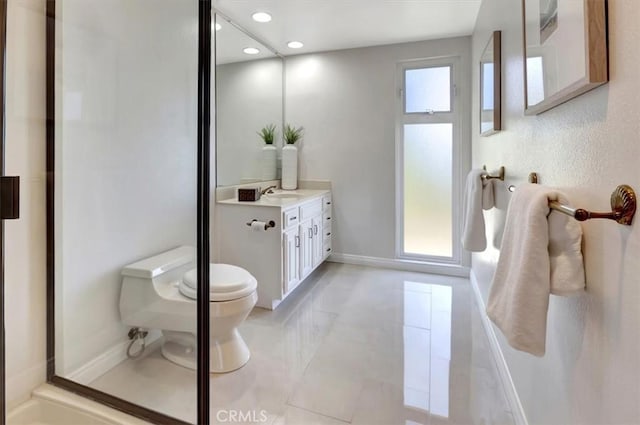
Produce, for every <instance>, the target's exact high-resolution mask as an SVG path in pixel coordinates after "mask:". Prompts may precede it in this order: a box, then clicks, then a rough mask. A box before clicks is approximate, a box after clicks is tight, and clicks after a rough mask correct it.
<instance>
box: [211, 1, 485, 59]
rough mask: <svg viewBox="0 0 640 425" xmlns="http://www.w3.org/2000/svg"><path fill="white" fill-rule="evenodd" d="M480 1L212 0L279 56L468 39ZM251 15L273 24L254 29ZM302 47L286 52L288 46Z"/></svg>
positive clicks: (221, 10) (255, 24) (259, 24)
mask: <svg viewBox="0 0 640 425" xmlns="http://www.w3.org/2000/svg"><path fill="white" fill-rule="evenodd" d="M480 3H481V0H214V1H213V4H214V7H215V8H216V9H217V10H219V11H220V12H222V13H223V14H225V15H226V16H228V17H229V18H231V19H232V20H233V21H235V22H237V23H238V24H239V25H240V26H242V27H243V28H245V29H246V30H248V31H249V32H250V33H252V34H253V35H255V36H257V38H259V39H261V40H263V41H264V42H266V43H267V44H269V45H271V46H272V47H273V48H274V49H275V50H277V51H278V52H279V53H281V54H282V55H284V56H288V55H292V54H300V53H310V52H319V51H328V50H339V49H348V48H354V47H364V46H376V45H381V44H393V43H404V42H410V41H419V40H429V39H437V38H447V37H456V36H462V35H470V34H471V33H472V32H473V28H474V25H475V21H476V17H477V14H478V10H479V9H480ZM254 12H268V13H270V14H271V15H272V17H273V20H272V21H271V22H268V23H258V22H254V21H253V20H252V19H251V15H252V14H253V13H254ZM293 40H295V41H301V42H303V43H304V47H303V48H301V49H291V48H289V47H287V42H289V41H293Z"/></svg>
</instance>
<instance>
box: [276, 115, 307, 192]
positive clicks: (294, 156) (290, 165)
mask: <svg viewBox="0 0 640 425" xmlns="http://www.w3.org/2000/svg"><path fill="white" fill-rule="evenodd" d="M303 130H304V128H303V127H297V128H296V127H294V126H292V125H291V124H287V125H286V126H285V128H284V141H285V143H286V145H285V146H284V147H283V148H282V182H281V187H282V188H283V189H289V190H291V189H297V188H298V148H297V147H296V146H295V144H296V143H297V142H298V141H299V140H301V139H302V132H303Z"/></svg>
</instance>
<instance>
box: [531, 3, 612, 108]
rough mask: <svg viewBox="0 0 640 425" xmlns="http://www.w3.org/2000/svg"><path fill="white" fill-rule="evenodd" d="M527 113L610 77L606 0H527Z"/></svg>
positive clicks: (558, 103) (557, 101)
mask: <svg viewBox="0 0 640 425" xmlns="http://www.w3.org/2000/svg"><path fill="white" fill-rule="evenodd" d="M522 10H523V28H524V63H525V82H526V84H525V113H526V114H527V115H534V114H539V113H541V112H544V111H547V110H549V109H551V108H554V107H556V106H558V105H560V104H562V103H564V102H566V101H568V100H570V99H573V98H574V97H576V96H579V95H581V94H583V93H585V92H587V91H589V90H592V89H594V88H596V87H598V86H600V85H602V84H605V83H606V82H608V81H609V72H608V58H607V56H608V53H607V18H606V16H607V13H606V11H607V0H523V9H522Z"/></svg>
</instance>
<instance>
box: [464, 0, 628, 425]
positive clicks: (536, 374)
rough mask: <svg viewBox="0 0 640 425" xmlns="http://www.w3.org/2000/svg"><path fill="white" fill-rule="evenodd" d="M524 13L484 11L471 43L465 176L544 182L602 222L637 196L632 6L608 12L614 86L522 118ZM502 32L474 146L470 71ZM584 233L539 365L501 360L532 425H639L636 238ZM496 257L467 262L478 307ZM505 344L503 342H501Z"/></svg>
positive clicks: (492, 223)
mask: <svg viewBox="0 0 640 425" xmlns="http://www.w3.org/2000/svg"><path fill="white" fill-rule="evenodd" d="M521 13H522V11H521V4H520V2H517V1H513V0H484V1H483V3H482V7H481V10H480V15H479V17H478V22H477V26H476V29H475V32H474V35H473V64H474V66H473V87H474V90H473V93H474V98H473V107H474V113H473V114H472V117H473V119H474V123H473V129H474V130H473V135H474V136H473V165H474V166H476V167H478V166H482V164H485V163H486V164H487V165H490V166H492V167H497V166H499V165H504V166H505V167H506V170H507V181H508V183H512V182H515V183H520V182H523V181H526V177H527V175H528V173H529V172H531V171H536V172H538V173H539V174H540V177H541V182H542V183H543V184H547V185H550V186H557V187H560V188H562V189H564V190H565V191H566V193H567V194H568V195H569V197H570V199H571V201H572V202H573V203H574V205H576V206H580V207H583V208H588V209H592V210H608V209H609V197H610V194H611V191H612V190H613V189H614V188H615V187H616V186H617V185H618V184H622V183H626V184H630V185H631V186H633V187H634V188H635V189H636V190H640V168H639V167H638V158H640V136H639V135H640V106H639V105H640V104H639V103H638V98H639V97H640V79H639V78H638V76H639V75H640V50H639V49H638V45H640V32H639V31H638V30H637V28H638V27H637V24H638V22H640V2H637V1H636V0H610V1H609V44H610V56H609V57H610V71H611V82H610V83H609V84H608V85H606V86H603V87H600V88H598V89H596V90H594V91H592V92H590V93H587V94H585V95H583V96H580V97H579V98H576V99H574V100H572V101H570V102H569V103H566V104H564V105H562V106H560V107H557V108H555V109H553V110H550V111H548V112H546V113H544V114H542V115H539V116H535V117H525V116H524V115H523V104H524V97H523V85H524V84H523V67H522V63H523V61H522V26H521V25H522V24H521V16H522V15H521ZM494 30H502V31H503V33H502V43H503V44H502V46H503V51H502V54H503V64H504V65H503V66H504V68H503V99H502V100H503V126H504V131H502V132H500V133H499V134H497V135H494V136H491V137H488V138H481V137H479V136H478V131H477V128H478V119H477V116H478V114H477V111H478V109H477V108H478V106H477V105H478V102H479V99H478V96H477V93H478V70H477V68H478V66H477V65H476V64H478V63H479V59H480V55H481V53H482V49H483V47H484V46H485V44H486V42H487V40H488V39H489V35H490V33H491V31H494ZM507 202H508V195H507V194H506V191H505V192H502V191H500V206H499V209H498V210H492V211H490V212H489V213H488V214H487V215H486V217H487V219H488V231H489V235H488V240H490V241H491V240H492V239H499V234H500V230H501V228H502V225H503V223H504V214H505V210H506V205H507ZM637 221H638V218H636V224H634V226H632V227H623V226H620V225H618V224H615V223H613V222H610V221H603V220H600V221H589V222H586V223H584V224H583V226H582V227H583V229H584V258H585V263H586V273H587V292H586V294H585V295H584V296H580V297H577V298H560V297H555V296H552V299H551V305H550V309H549V310H550V311H549V322H548V326H547V329H548V332H547V354H546V355H545V356H544V357H543V358H535V357H532V356H530V355H527V354H524V353H520V352H517V351H514V350H513V349H511V348H510V347H509V346H508V345H507V344H506V343H505V341H504V339H502V338H500V342H501V346H502V350H503V351H504V355H505V357H506V361H507V363H508V366H509V369H510V371H511V374H512V376H513V379H514V381H515V385H516V388H517V391H518V393H519V396H520V398H521V401H522V404H523V406H524V410H525V412H526V415H527V417H528V419H529V423H531V424H569V423H573V424H631V423H639V422H640V402H639V401H640V385H638V382H640V361H639V359H640V326H639V325H640V309H639V307H638V306H639V305H640V280H639V278H638V276H640V227H639V226H638V224H637ZM498 253H499V251H498V250H497V249H496V248H495V246H494V247H490V248H489V249H488V250H487V251H486V252H484V253H481V254H477V255H474V257H473V272H474V273H475V275H476V276H477V279H478V281H479V286H480V289H481V292H482V293H483V297H484V299H485V301H486V297H487V293H488V290H489V287H490V282H491V279H492V275H493V272H494V270H495V265H496V262H497V257H498ZM499 336H501V335H499Z"/></svg>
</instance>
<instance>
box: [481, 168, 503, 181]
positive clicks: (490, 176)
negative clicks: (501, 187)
mask: <svg viewBox="0 0 640 425" xmlns="http://www.w3.org/2000/svg"><path fill="white" fill-rule="evenodd" d="M482 169H483V170H484V171H487V166H486V165H483V166H482ZM482 179H483V180H501V181H504V167H500V170H499V172H498V175H497V176H492V175H491V174H485V175H483V176H482Z"/></svg>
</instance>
